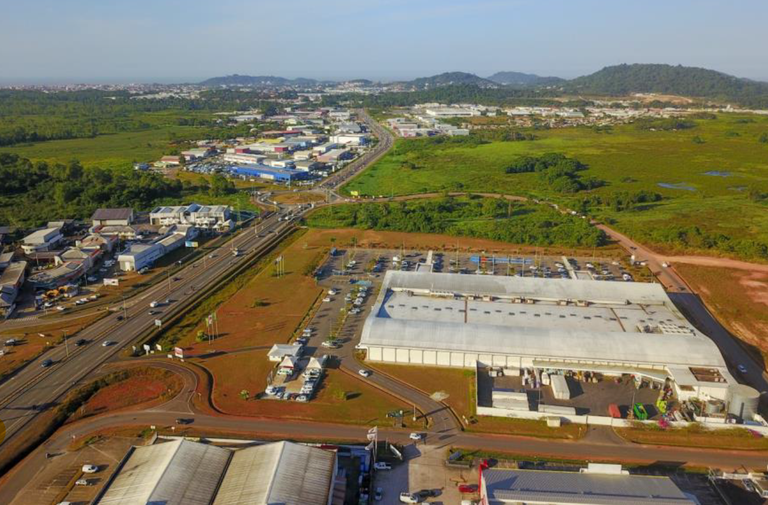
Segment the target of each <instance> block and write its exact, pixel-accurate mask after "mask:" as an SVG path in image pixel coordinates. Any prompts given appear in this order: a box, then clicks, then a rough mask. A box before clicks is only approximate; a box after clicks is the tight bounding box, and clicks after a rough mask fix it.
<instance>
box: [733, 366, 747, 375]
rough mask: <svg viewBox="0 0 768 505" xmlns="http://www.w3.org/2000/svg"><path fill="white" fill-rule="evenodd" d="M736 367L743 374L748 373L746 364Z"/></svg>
mask: <svg viewBox="0 0 768 505" xmlns="http://www.w3.org/2000/svg"><path fill="white" fill-rule="evenodd" d="M736 369H737V370H738V371H739V373H743V374H745V373H747V367H746V366H744V365H739V366H737V367H736Z"/></svg>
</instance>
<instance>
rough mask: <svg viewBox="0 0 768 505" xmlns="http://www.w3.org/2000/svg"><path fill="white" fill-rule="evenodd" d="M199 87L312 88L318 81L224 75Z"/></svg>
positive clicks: (212, 78)
mask: <svg viewBox="0 0 768 505" xmlns="http://www.w3.org/2000/svg"><path fill="white" fill-rule="evenodd" d="M199 84H200V86H251V87H273V86H314V85H317V84H319V81H316V80H314V79H305V78H304V77H298V78H296V79H287V78H285V77H277V76H273V75H239V74H232V75H225V76H223V77H211V78H210V79H206V80H204V81H203V82H201V83H199Z"/></svg>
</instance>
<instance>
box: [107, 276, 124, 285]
mask: <svg viewBox="0 0 768 505" xmlns="http://www.w3.org/2000/svg"><path fill="white" fill-rule="evenodd" d="M104 285H105V286H119V285H120V279H108V278H106V277H105V278H104Z"/></svg>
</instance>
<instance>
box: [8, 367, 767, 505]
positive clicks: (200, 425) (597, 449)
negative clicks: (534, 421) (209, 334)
mask: <svg viewBox="0 0 768 505" xmlns="http://www.w3.org/2000/svg"><path fill="white" fill-rule="evenodd" d="M152 365H153V366H159V367H162V368H165V369H169V370H172V371H174V372H176V373H178V374H180V375H181V377H182V379H183V380H184V387H183V388H182V392H181V393H180V394H179V395H178V396H176V397H175V398H173V399H171V400H169V401H168V402H166V403H165V404H163V405H159V406H156V407H153V408H151V409H148V410H146V411H134V412H131V411H123V412H116V413H112V414H106V415H102V416H98V417H95V418H88V419H83V420H81V421H78V422H75V423H72V424H70V425H66V426H64V427H63V428H62V429H60V430H59V431H57V432H56V434H55V435H54V436H53V437H52V438H51V439H49V440H48V441H47V442H45V443H44V444H43V445H42V446H41V447H39V448H38V449H37V450H35V451H34V452H33V453H32V454H30V455H29V456H28V457H27V458H26V459H25V460H24V461H23V462H22V463H21V464H19V465H17V466H16V467H15V468H14V469H13V470H12V471H11V472H9V473H8V474H7V475H6V476H4V477H3V478H2V479H1V480H0V503H10V502H11V500H12V499H13V497H14V496H15V495H16V494H17V493H18V492H19V491H20V490H21V489H22V488H23V487H24V486H25V485H26V484H27V483H28V482H30V481H31V480H32V478H33V477H34V475H35V474H36V473H37V472H38V471H39V470H40V469H41V468H42V467H43V466H44V465H45V463H46V453H49V454H54V455H55V454H59V453H63V452H65V451H66V450H67V446H68V445H69V443H70V442H71V441H72V440H73V439H80V438H83V437H86V436H88V435H90V434H92V433H94V432H96V431H100V430H106V429H111V428H120V427H125V426H138V427H147V426H157V427H164V428H166V429H167V428H168V427H172V426H176V424H175V423H176V419H178V418H179V417H184V418H193V419H194V422H193V424H192V425H191V427H192V428H193V429H194V430H195V431H196V432H199V433H206V432H207V433H210V434H212V435H215V434H216V433H222V434H227V433H238V435H239V436H241V437H242V438H251V439H276V438H284V439H292V440H315V441H318V440H334V441H349V442H353V443H359V442H361V441H364V440H365V438H366V434H367V432H368V427H367V426H355V425H339V424H328V423H316V422H302V421H287V420H281V419H260V418H247V417H240V416H233V415H208V414H204V413H201V412H200V411H199V410H198V409H197V408H196V407H195V405H194V403H193V402H192V394H193V393H192V392H193V391H195V389H196V388H197V380H198V379H197V375H196V374H195V373H193V372H191V371H190V370H189V369H188V368H186V367H184V366H181V365H179V364H176V363H172V362H157V361H153V362H152ZM379 437H380V438H382V439H383V438H385V439H387V440H389V441H395V442H399V443H402V444H408V443H411V441H410V440H409V439H408V432H407V431H405V430H398V429H388V428H380V429H379ZM427 443H429V444H430V445H437V446H441V447H445V448H446V449H447V448H449V447H463V448H469V449H478V450H486V451H498V452H507V453H510V454H521V455H526V456H545V457H553V458H563V459H587V460H590V461H620V462H632V463H638V464H654V463H660V462H663V463H665V464H667V465H670V466H674V465H683V464H688V465H695V466H706V467H718V468H722V469H726V470H731V469H737V468H741V466H742V465H744V466H747V467H750V468H760V467H763V466H764V465H765V464H766V462H768V456H766V454H765V453H751V452H739V451H717V450H701V449H686V448H674V447H652V446H640V445H635V444H630V443H627V442H624V441H618V442H617V440H616V438H615V437H614V438H612V437H606V436H605V434H604V433H598V434H597V436H589V435H588V436H587V438H586V439H585V440H582V441H579V442H572V441H564V440H548V439H535V438H526V437H514V436H506V435H489V434H473V433H462V432H458V431H455V430H450V429H449V430H445V431H442V430H432V431H430V433H429V434H428V436H427Z"/></svg>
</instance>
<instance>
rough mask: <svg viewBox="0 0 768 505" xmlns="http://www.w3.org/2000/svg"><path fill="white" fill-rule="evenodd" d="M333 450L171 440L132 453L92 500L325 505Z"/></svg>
mask: <svg viewBox="0 0 768 505" xmlns="http://www.w3.org/2000/svg"><path fill="white" fill-rule="evenodd" d="M336 469H337V460H336V452H335V451H333V450H327V449H321V448H318V447H310V446H306V445H302V444H296V443H293V442H273V443H269V444H263V445H257V446H251V447H246V448H243V449H236V450H232V449H227V448H223V447H216V446H213V445H208V444H202V443H198V442H190V441H188V440H181V439H177V440H173V441H168V442H163V443H158V444H155V445H150V446H147V447H135V448H133V449H132V450H131V451H130V452H129V453H128V454H127V455H126V457H125V459H124V460H123V461H122V462H121V464H120V466H119V467H118V469H117V470H116V472H115V474H114V475H113V476H112V477H111V478H110V480H109V481H108V482H107V484H106V485H105V487H104V489H103V490H102V492H101V493H100V494H99V496H97V498H96V499H95V500H94V503H97V504H99V505H107V504H109V505H145V504H148V503H158V504H159V503H162V504H164V505H196V504H197V505H212V504H213V505H216V504H219V503H221V504H228V505H238V504H243V505H244V504H249V505H272V504H278V503H279V504H281V505H305V504H308V503H313V504H318V505H320V504H322V505H330V504H331V503H332V502H333V497H334V486H335V481H336Z"/></svg>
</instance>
